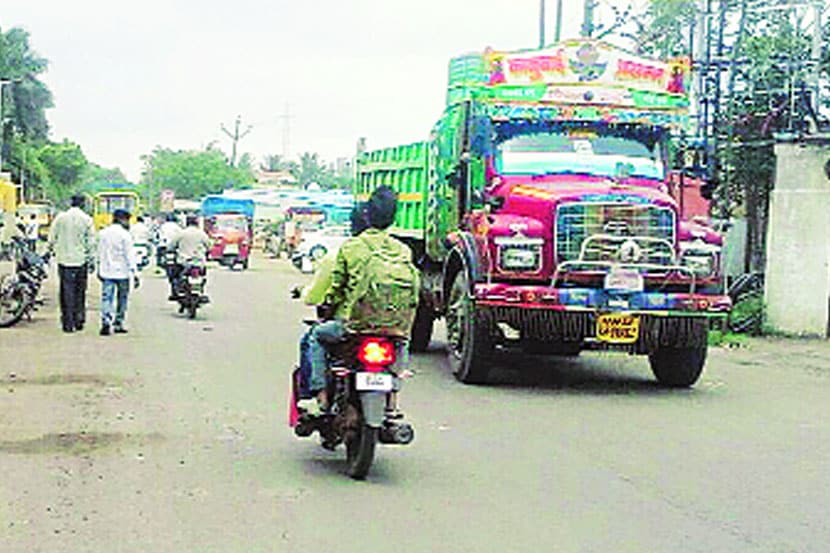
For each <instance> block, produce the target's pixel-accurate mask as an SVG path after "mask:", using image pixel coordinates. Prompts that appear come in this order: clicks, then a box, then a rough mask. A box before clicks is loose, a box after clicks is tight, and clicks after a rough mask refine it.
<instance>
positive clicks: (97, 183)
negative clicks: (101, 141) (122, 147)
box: [80, 163, 128, 192]
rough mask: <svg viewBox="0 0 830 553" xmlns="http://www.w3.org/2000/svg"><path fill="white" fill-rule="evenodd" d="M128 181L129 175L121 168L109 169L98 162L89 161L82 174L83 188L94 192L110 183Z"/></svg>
mask: <svg viewBox="0 0 830 553" xmlns="http://www.w3.org/2000/svg"><path fill="white" fill-rule="evenodd" d="M113 182H119V183H124V182H128V181H127V177H125V176H124V173H122V172H121V169H119V168H117V167H116V168H113V169H108V168H106V167H101V166H100V165H98V164H97V163H89V164H88V165H87V166H86V169H85V170H84V172H83V174H82V175H81V183H80V184H81V189H82V190H83V191H84V192H94V191H95V190H97V189H100V188H101V187H103V186H104V185H106V184H108V183H113Z"/></svg>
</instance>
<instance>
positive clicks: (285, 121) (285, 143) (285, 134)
mask: <svg viewBox="0 0 830 553" xmlns="http://www.w3.org/2000/svg"><path fill="white" fill-rule="evenodd" d="M292 118H293V116H292V115H291V110H290V106H289V105H288V102H286V103H285V110H284V111H283V113H282V115H278V116H277V119H281V120H282V159H283V161H288V155H289V153H290V148H289V145H290V142H291V119H292Z"/></svg>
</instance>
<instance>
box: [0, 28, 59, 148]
mask: <svg viewBox="0 0 830 553" xmlns="http://www.w3.org/2000/svg"><path fill="white" fill-rule="evenodd" d="M47 65H48V63H47V61H46V59H44V58H42V57H40V56H38V55H37V53H35V52H34V51H33V50H32V49H31V47H30V45H29V33H28V32H26V31H25V30H23V29H20V28H16V27H15V28H11V29H9V30H8V31H5V32H3V30H2V29H0V78H3V79H6V80H9V81H11V82H9V83H7V84H6V85H5V86H3V87H2V93H3V102H2V104H3V111H2V113H0V121H4V123H5V124H4V125H3V128H2V132H3V138H4V144H6V145H8V147H7V148H6V149H7V150H11V149H12V146H11V145H13V144H14V143H15V142H16V141H17V140H45V139H46V136H47V134H48V132H49V124H48V122H47V121H46V111H45V110H46V109H47V108H50V107H52V93H51V92H49V89H48V88H46V85H44V84H43V83H42V82H41V81H40V80H38V78H37V77H38V75H40V74H41V73H43V72H44V71H46V68H47ZM4 155H5V156H6V157H8V154H7V152H4Z"/></svg>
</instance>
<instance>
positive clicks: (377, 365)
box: [289, 321, 415, 480]
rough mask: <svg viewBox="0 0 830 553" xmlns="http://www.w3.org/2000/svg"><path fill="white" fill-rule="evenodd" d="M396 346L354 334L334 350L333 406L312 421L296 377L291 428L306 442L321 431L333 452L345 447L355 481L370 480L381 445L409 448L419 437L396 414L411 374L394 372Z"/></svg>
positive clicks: (328, 375)
mask: <svg viewBox="0 0 830 553" xmlns="http://www.w3.org/2000/svg"><path fill="white" fill-rule="evenodd" d="M307 323H308V324H314V323H313V322H311V321H307ZM396 345H397V344H396V343H395V342H394V341H393V339H390V338H387V337H383V336H367V335H349V336H348V337H347V338H346V339H345V340H344V341H343V342H342V343H340V344H338V346H337V347H334V348H331V351H330V353H329V365H328V366H329V369H328V370H327V373H326V381H327V391H328V397H329V398H330V401H329V404H330V405H331V407H330V409H329V411H328V412H327V413H324V414H320V415H317V416H313V415H310V414H309V413H307V412H305V411H303V410H302V409H299V408H298V406H297V398H299V397H300V395H301V394H302V393H303V392H305V388H306V387H305V386H304V382H303V378H304V376H303V375H302V374H301V371H300V369H299V367H298V368H297V369H296V370H295V371H294V373H293V375H292V388H291V394H292V397H291V403H290V413H289V423H290V425H291V426H293V428H294V434H295V435H296V436H298V437H301V438H306V437H309V436H311V435H312V434H313V433H314V432H315V431H317V432H318V433H319V434H320V436H321V438H322V440H323V442H322V445H323V447H324V448H326V449H330V450H334V449H335V448H336V447H337V446H338V445H339V444H341V443H342V444H345V446H346V463H347V471H346V472H347V474H348V475H349V476H350V477H352V478H354V479H356V480H362V479H364V478H366V475H367V474H368V472H369V468H370V467H371V465H372V461H373V460H374V456H375V446H376V444H377V443H378V442H379V443H382V444H398V445H407V444H409V443H411V442H412V440H413V439H414V438H415V431H414V429H413V428H412V426H411V425H410V424H409V423H407V422H404V421H403V420H402V419H403V414H402V413H401V412H400V411H398V409H397V393H398V390H399V389H400V381H401V379H402V378H404V377H405V376H406V375H404V374H397V373H396V372H395V370H394V368H393V367H394V364H395V359H396V349H397V348H396ZM305 395H307V394H305Z"/></svg>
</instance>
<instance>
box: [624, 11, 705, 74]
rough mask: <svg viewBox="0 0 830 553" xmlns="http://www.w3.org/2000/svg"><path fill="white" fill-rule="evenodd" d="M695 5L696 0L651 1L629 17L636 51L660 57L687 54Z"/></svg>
mask: <svg viewBox="0 0 830 553" xmlns="http://www.w3.org/2000/svg"><path fill="white" fill-rule="evenodd" d="M696 4H697V1H696V0H651V2H649V4H648V5H647V6H646V8H645V11H644V12H643V13H641V14H639V15H638V16H637V17H635V18H632V20H631V21H632V23H633V25H634V26H635V28H636V30H635V31H634V33H633V34H632V35H630V36H631V38H633V39H634V41H635V42H636V44H637V49H638V50H639V51H640V53H642V54H646V55H650V56H653V57H657V58H663V59H665V58H669V57H673V56H682V55H686V54H688V52H689V25H690V24H691V23H692V22H693V21H694V17H695V13H696V11H697V8H696Z"/></svg>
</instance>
